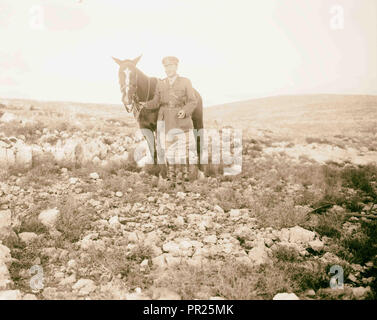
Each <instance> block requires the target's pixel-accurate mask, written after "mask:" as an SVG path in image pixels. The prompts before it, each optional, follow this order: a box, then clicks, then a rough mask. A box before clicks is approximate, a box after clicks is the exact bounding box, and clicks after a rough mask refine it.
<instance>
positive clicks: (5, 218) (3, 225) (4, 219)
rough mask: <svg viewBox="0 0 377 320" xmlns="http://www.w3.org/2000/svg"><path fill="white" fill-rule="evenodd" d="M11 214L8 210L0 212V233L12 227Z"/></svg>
mask: <svg viewBox="0 0 377 320" xmlns="http://www.w3.org/2000/svg"><path fill="white" fill-rule="evenodd" d="M11 218H12V213H11V211H10V210H0V233H1V232H2V230H4V229H8V228H10V227H11V225H12V219H11Z"/></svg>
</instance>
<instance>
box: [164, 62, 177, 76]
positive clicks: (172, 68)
mask: <svg viewBox="0 0 377 320" xmlns="http://www.w3.org/2000/svg"><path fill="white" fill-rule="evenodd" d="M164 68H165V73H166V75H167V76H168V77H169V78H170V77H174V76H175V75H176V74H177V69H178V65H176V64H166V65H164Z"/></svg>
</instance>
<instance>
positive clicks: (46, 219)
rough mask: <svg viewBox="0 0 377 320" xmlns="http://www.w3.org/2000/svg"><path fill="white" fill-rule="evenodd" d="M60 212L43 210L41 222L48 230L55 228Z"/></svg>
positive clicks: (55, 209) (40, 215)
mask: <svg viewBox="0 0 377 320" xmlns="http://www.w3.org/2000/svg"><path fill="white" fill-rule="evenodd" d="M59 214H60V212H59V210H58V209H57V208H53V209H47V210H43V211H42V212H41V213H40V214H39V216H38V219H39V221H40V222H41V223H42V224H43V225H45V226H46V227H48V228H53V227H55V224H56V222H57V220H58V218H59Z"/></svg>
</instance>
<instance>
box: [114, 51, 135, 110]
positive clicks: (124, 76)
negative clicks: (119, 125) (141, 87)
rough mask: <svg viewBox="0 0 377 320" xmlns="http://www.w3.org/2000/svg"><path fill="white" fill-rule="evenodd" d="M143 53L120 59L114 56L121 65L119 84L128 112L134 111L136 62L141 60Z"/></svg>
mask: <svg viewBox="0 0 377 320" xmlns="http://www.w3.org/2000/svg"><path fill="white" fill-rule="evenodd" d="M140 58H141V55H140V56H139V57H137V58H136V59H133V60H129V59H125V60H120V59H117V58H114V57H113V59H114V61H115V62H116V63H117V64H118V65H119V72H118V77H119V85H120V91H121V92H122V102H123V104H124V105H125V107H126V109H127V111H128V112H130V111H132V108H133V104H134V103H135V102H136V101H135V100H136V99H137V94H136V91H137V69H136V64H137V63H138V62H139V60H140Z"/></svg>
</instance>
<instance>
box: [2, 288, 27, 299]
mask: <svg viewBox="0 0 377 320" xmlns="http://www.w3.org/2000/svg"><path fill="white" fill-rule="evenodd" d="M21 299H22V298H21V292H20V290H3V291H0V300H21Z"/></svg>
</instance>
